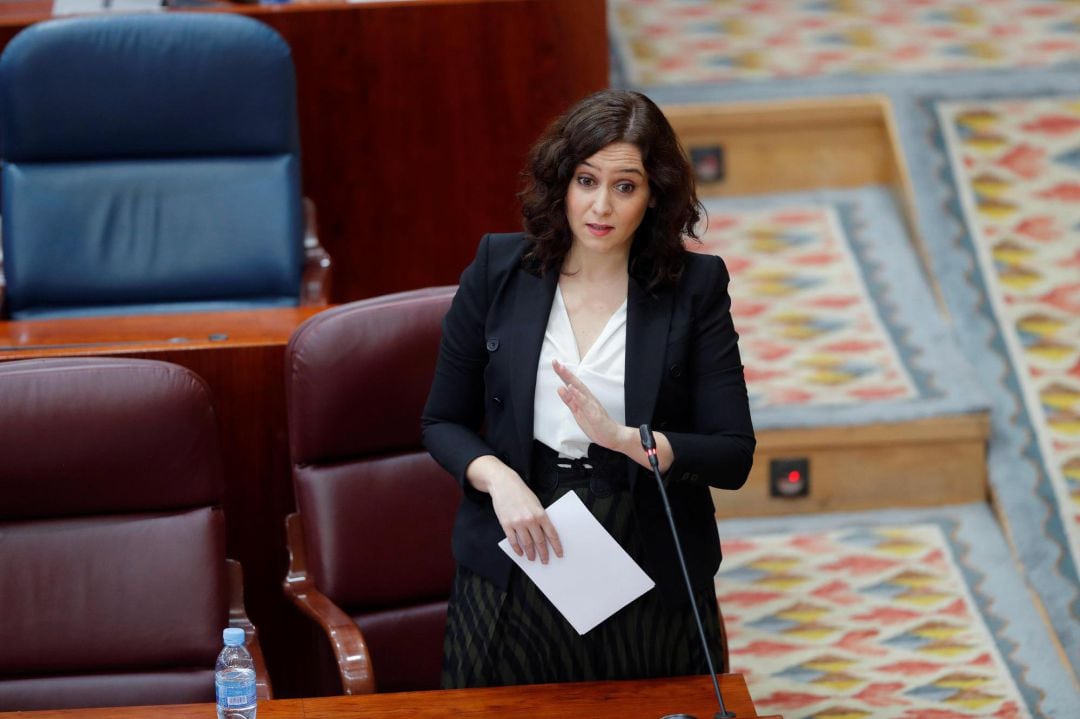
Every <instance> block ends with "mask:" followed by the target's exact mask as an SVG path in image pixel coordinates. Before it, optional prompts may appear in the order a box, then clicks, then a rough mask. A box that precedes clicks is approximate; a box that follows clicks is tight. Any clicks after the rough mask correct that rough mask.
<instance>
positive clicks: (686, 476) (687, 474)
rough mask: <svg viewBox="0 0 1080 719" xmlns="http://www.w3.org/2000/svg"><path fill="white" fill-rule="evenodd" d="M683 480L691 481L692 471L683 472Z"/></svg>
mask: <svg viewBox="0 0 1080 719" xmlns="http://www.w3.org/2000/svg"><path fill="white" fill-rule="evenodd" d="M682 481H684V482H689V481H690V473H689V472H683V476H682Z"/></svg>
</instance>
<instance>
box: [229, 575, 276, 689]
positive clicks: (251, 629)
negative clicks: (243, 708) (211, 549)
mask: <svg viewBox="0 0 1080 719" xmlns="http://www.w3.org/2000/svg"><path fill="white" fill-rule="evenodd" d="M225 563H226V565H227V566H228V572H229V626H230V627H240V628H241V629H243V630H244V638H245V644H247V650H248V652H249V653H250V654H251V659H252V661H253V662H254V663H255V695H256V697H258V698H259V699H273V698H274V692H273V689H272V688H271V687H270V674H269V672H267V671H266V660H265V659H263V653H262V647H261V646H260V645H259V636H258V633H257V632H256V630H255V625H254V624H252V623H251V620H250V619H248V615H247V611H246V610H245V609H244V570H243V569H241V567H240V562H238V561H236V560H235V559H226V560H225Z"/></svg>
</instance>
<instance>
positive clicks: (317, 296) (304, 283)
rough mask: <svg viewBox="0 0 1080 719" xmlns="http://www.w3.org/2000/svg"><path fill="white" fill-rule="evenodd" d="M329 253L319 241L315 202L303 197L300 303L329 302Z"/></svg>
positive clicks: (321, 305) (305, 304) (318, 304)
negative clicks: (302, 265) (302, 271)
mask: <svg viewBox="0 0 1080 719" xmlns="http://www.w3.org/2000/svg"><path fill="white" fill-rule="evenodd" d="M331 264H332V263H331V260H330V255H329V253H327V251H326V248H325V247H323V246H322V243H320V242H319V227H318V222H317V221H316V218H315V203H314V202H312V201H311V199H310V198H307V197H305V198H304V273H303V275H302V276H301V280H300V305H301V306H316V307H325V306H326V305H328V304H330V266H331Z"/></svg>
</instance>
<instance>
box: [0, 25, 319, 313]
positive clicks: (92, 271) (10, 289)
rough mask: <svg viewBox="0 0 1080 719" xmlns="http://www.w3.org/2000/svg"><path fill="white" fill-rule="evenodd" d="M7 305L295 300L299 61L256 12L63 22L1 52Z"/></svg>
mask: <svg viewBox="0 0 1080 719" xmlns="http://www.w3.org/2000/svg"><path fill="white" fill-rule="evenodd" d="M0 158H2V160H3V178H2V207H0V213H2V222H3V228H2V229H3V249H4V254H3V256H4V274H5V276H6V279H7V302H8V310H9V312H10V314H11V316H12V317H14V318H27V317H35V316H50V315H51V316H57V315H70V314H94V313H102V312H117V311H120V312H145V311H159V310H175V309H215V308H225V307H252V306H273V305H295V304H297V299H298V296H299V289H300V275H301V271H302V267H303V205H302V200H301V192H300V148H299V133H298V129H297V119H296V81H295V75H294V71H293V65H292V57H291V54H290V51H289V48H288V46H287V45H286V43H285V42H284V40H282V38H281V37H280V36H279V35H278V34H277V33H276V32H274V31H273V30H272V29H270V28H269V27H267V26H266V25H264V24H262V23H260V22H257V21H255V20H251V19H250V18H245V17H240V16H235V15H225V14H200V13H176V14H166V13H163V14H160V15H158V14H153V15H128V16H118V17H93V18H76V19H65V20H55V21H49V22H44V23H40V24H38V25H33V26H31V27H29V28H27V29H26V30H24V31H22V32H21V33H19V35H18V36H16V37H15V38H14V39H13V40H12V41H11V42H10V43H9V44H8V46H7V47H6V48H5V50H4V52H3V54H2V55H0Z"/></svg>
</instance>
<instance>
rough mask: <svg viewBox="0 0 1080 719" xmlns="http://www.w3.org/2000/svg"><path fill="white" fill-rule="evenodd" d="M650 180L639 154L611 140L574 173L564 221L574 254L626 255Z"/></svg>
mask: <svg viewBox="0 0 1080 719" xmlns="http://www.w3.org/2000/svg"><path fill="white" fill-rule="evenodd" d="M650 199H651V197H650V194H649V178H648V177H647V176H646V175H645V165H644V164H643V163H642V162H641V152H640V151H639V150H638V149H637V147H636V146H634V145H632V144H630V143H628V142H613V143H611V144H610V145H608V146H607V147H605V148H603V149H602V150H600V151H599V152H597V153H596V154H595V155H593V156H591V157H589V158H587V159H586V160H585V161H584V162H582V163H581V164H580V165H578V166H577V167H576V168H575V169H574V175H573V177H572V178H571V179H570V187H569V188H568V189H567V191H566V220H567V222H569V223H570V232H571V233H572V234H573V238H574V239H573V248H574V249H575V250H577V251H579V252H580V251H583V250H584V251H587V252H596V253H601V254H608V253H614V252H617V253H625V254H629V252H630V244H631V243H632V242H633V240H634V232H635V231H637V228H638V225H640V224H641V219H642V218H643V217H644V216H645V210H647V209H648V207H649V201H650Z"/></svg>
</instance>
